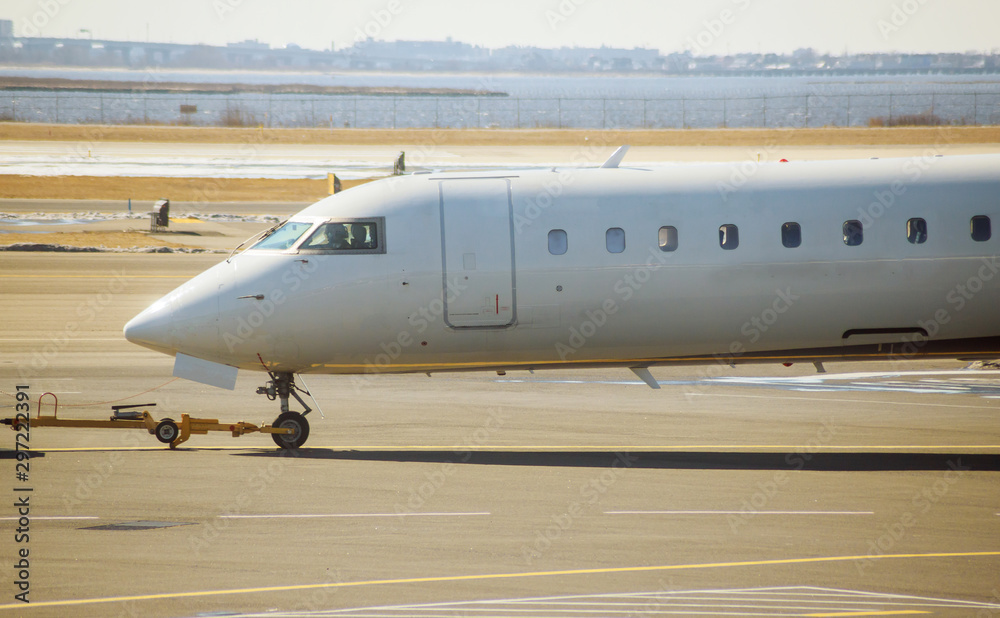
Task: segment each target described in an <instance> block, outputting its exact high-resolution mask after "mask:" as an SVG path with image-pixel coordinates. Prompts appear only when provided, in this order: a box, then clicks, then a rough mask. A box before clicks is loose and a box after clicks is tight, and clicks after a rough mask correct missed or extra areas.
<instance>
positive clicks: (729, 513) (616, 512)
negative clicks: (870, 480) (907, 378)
mask: <svg viewBox="0 0 1000 618" xmlns="http://www.w3.org/2000/svg"><path fill="white" fill-rule="evenodd" d="M748 513H752V514H753V515H874V514H875V511H604V514H605V515H746V514H748Z"/></svg>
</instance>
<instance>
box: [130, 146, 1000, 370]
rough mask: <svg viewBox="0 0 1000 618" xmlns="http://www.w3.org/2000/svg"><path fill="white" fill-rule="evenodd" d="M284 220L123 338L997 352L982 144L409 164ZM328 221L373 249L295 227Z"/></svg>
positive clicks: (997, 212) (329, 359)
mask: <svg viewBox="0 0 1000 618" xmlns="http://www.w3.org/2000/svg"><path fill="white" fill-rule="evenodd" d="M291 221H292V222H301V223H302V225H301V226H300V227H301V229H303V230H308V231H305V232H303V233H302V234H301V236H299V237H298V239H297V241H296V242H295V243H294V244H293V245H291V246H290V247H289V248H287V249H259V248H256V246H255V247H253V248H251V249H249V250H247V251H245V252H243V253H241V254H239V255H237V256H235V257H233V258H232V259H230V260H228V261H226V262H223V263H221V264H218V265H217V266H215V267H214V268H212V269H210V270H209V271H206V272H205V273H203V274H201V275H199V276H198V277H196V278H195V279H193V280H191V281H189V282H187V283H186V284H184V285H183V286H181V287H180V288H178V289H177V290H175V291H174V292H172V293H171V294H170V295H168V296H167V297H165V298H164V299H163V300H161V301H159V302H158V303H157V304H155V305H153V306H152V307H150V308H149V309H147V310H146V311H145V312H143V313H142V314H140V315H139V316H137V317H136V318H135V319H134V320H133V321H132V322H130V323H129V325H128V326H126V337H128V339H129V340H131V341H134V342H136V343H139V344H141V345H145V346H147V347H150V348H153V349H156V350H160V351H162V352H165V353H168V354H175V353H177V352H181V353H183V354H185V355H189V356H193V357H196V358H200V359H204V360H207V361H211V362H214V363H221V364H224V365H230V366H234V367H239V368H244V369H257V370H261V369H264V367H265V366H266V367H267V368H268V369H269V370H272V371H282V372H291V373H370V372H437V371H457V370H470V369H496V370H501V369H516V368H544V367H560V366H605V365H622V366H629V367H648V366H651V365H657V364H666V363H672V362H683V363H698V362H727V363H730V362H732V363H737V362H750V361H755V362H762V361H771V362H779V361H780V362H791V361H796V360H834V359H838V358H886V357H898V358H913V357H925V356H928V355H930V356H933V355H940V356H946V357H961V358H966V357H968V358H974V357H996V356H1000V343H998V341H1000V320H998V314H1000V311H998V308H1000V260H998V254H1000V234H998V233H997V232H994V231H992V228H990V226H991V225H996V224H997V223H998V222H1000V156H992V155H991V156H977V157H933V156H931V157H927V158H919V159H887V160H863V161H833V162H807V163H789V164H784V163H781V164H779V163H768V164H761V165H759V166H758V165H748V164H743V165H741V164H731V165H730V164H706V165H678V166H676V167H670V168H665V169H657V170H645V169H634V168H632V169H630V168H621V169H570V170H552V171H530V172H512V173H480V174H426V175H413V176H407V177H400V178H392V179H386V180H382V181H378V182H374V183H370V184H367V185H363V186H360V187H357V188H354V189H350V190H348V191H345V192H343V193H340V194H338V195H336V196H332V197H330V198H327V199H324V200H322V201H320V202H317V203H316V204H314V205H312V206H310V207H309V208H307V209H305V210H303V211H302V212H300V213H299V214H297V215H295V216H293V217H292V218H291ZM343 222H346V224H347V225H348V226H350V225H355V226H357V225H358V222H374V223H371V225H373V227H371V228H370V229H371V230H375V229H376V228H377V229H378V231H379V235H380V238H379V240H378V243H375V241H374V236H371V238H369V241H370V244H371V245H375V244H378V250H377V251H376V250H361V249H357V248H355V249H354V250H334V251H323V250H303V249H302V248H301V247H302V246H304V245H305V244H306V243H307V242H315V239H314V240H313V241H310V240H309V238H310V235H311V234H314V233H317V232H318V230H319V228H320V226H322V225H324V224H331V225H341V223H343ZM847 222H859V223H860V227H861V230H862V231H863V236H862V237H861V239H860V240H861V242H860V244H854V245H853V246H851V245H849V244H848V243H847V242H845V236H851V237H853V238H856V232H858V231H859V230H858V229H857V226H856V225H855V224H854V223H850V224H848V225H847V227H845V223H847ZM368 224H369V223H365V225H368ZM785 224H797V228H798V234H797V236H798V240H799V244H798V246H792V247H787V246H785V245H786V244H791V245H794V244H795V240H796V233H795V229H794V228H795V226H789V227H788V228H786V229H785V232H784V235H783V226H784V225H785ZM310 226H311V227H310ZM733 226H735V227H733ZM661 228H662V231H661ZM720 228H721V229H720ZM355 229H360V228H357V227H355ZM998 231H1000V230H998ZM279 233H282V232H281V231H280V230H279V232H278V233H276V234H279ZM373 233H374V232H372V234H373ZM737 234H738V246H735V247H734V244H735V242H736V235H737ZM355 235H357V233H355ZM363 235H364V232H362V233H361V236H363ZM985 236H988V238H985ZM974 237H975V238H974ZM265 240H266V239H265ZM360 240H364V239H363V238H361V239H360ZM852 242H856V241H854V240H852ZM723 245H725V247H724V246H723ZM262 363H263V364H262Z"/></svg>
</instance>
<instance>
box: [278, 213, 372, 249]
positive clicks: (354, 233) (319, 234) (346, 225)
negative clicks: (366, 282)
mask: <svg viewBox="0 0 1000 618" xmlns="http://www.w3.org/2000/svg"><path fill="white" fill-rule="evenodd" d="M298 250H299V251H302V252H306V253H353V254H358V253H385V218H384V217H370V218H364V219H340V220H335V221H327V222H325V223H323V224H322V225H319V226H318V227H317V228H316V230H315V231H314V232H313V233H312V234H311V235H310V236H309V237H308V238H306V239H305V241H303V242H302V243H301V244H300V245H299V247H298Z"/></svg>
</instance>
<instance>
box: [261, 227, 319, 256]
mask: <svg viewBox="0 0 1000 618" xmlns="http://www.w3.org/2000/svg"><path fill="white" fill-rule="evenodd" d="M312 226H313V224H312V223H310V222H306V221H288V222H287V223H285V224H284V225H282V226H281V227H279V228H278V229H276V230H274V231H273V232H271V233H270V234H268V235H267V236H265V237H264V238H262V239H261V240H260V242H258V243H257V244H255V245H254V246H252V247H250V248H251V249H270V250H272V251H284V250H286V249H288V248H290V247H291V246H292V245H294V244H295V241H297V240H298V239H299V238H300V237H301V236H302V235H303V234H305V233H306V231H307V230H308V229H309V228H311V227H312Z"/></svg>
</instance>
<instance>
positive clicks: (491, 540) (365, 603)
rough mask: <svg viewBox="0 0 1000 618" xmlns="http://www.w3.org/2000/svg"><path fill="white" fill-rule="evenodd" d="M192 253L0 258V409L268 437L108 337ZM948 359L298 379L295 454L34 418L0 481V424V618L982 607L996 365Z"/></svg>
mask: <svg viewBox="0 0 1000 618" xmlns="http://www.w3.org/2000/svg"><path fill="white" fill-rule="evenodd" d="M220 259H221V257H220V256H218V255H116V254H76V255H69V256H67V255H60V254H30V253H29V254H10V253H6V254H0V286H2V290H3V293H2V295H0V310H2V312H3V313H2V314H3V316H4V319H3V320H2V321H0V349H2V350H3V353H2V355H0V391H3V394H0V404H2V405H3V406H5V407H4V409H3V410H2V411H0V412H2V413H0V416H10V415H11V414H12V412H13V408H12V406H13V405H14V404H15V400H14V398H13V397H12V396H10V394H13V393H15V392H16V387H17V386H18V385H26V386H28V387H29V389H28V392H29V393H30V402H31V407H32V411H34V410H35V408H36V404H37V402H38V396H39V395H41V394H42V393H43V392H53V393H55V395H56V396H57V397H58V401H59V411H58V414H59V416H61V417H66V418H107V417H108V416H109V415H110V406H111V405H117V404H130V403H137V404H146V403H156V404H157V406H156V407H155V408H153V407H150V408H147V409H149V410H150V412H151V413H153V414H154V415H155V416H157V417H165V416H170V417H173V418H175V419H176V418H178V417H179V415H180V414H181V413H188V414H191V415H192V416H198V417H210V418H218V419H221V420H224V421H229V422H232V421H238V420H245V421H249V422H254V423H261V422H270V421H271V420H272V419H273V418H274V416H275V415H276V413H277V406H276V404H275V403H273V402H269V401H267V400H266V399H265V398H264V397H261V396H257V395H254V394H253V391H254V388H255V387H257V386H259V385H262V384H263V382H264V378H263V374H253V373H248V372H242V373H241V375H240V378H239V381H238V384H237V388H236V391H235V392H229V391H221V390H217V389H213V388H211V387H207V386H202V385H199V384H195V383H191V382H186V381H183V380H174V379H173V378H172V377H171V366H172V361H171V359H169V358H167V357H163V356H161V355H158V354H156V353H154V352H151V351H147V350H145V349H143V348H139V347H138V346H135V345H132V344H130V343H128V342H126V341H125V340H124V339H123V338H122V336H121V327H122V325H123V324H124V323H125V321H127V320H128V319H129V318H130V317H132V316H133V315H135V314H136V313H138V312H139V311H140V310H141V309H142V308H143V307H145V306H146V305H148V304H149V303H151V302H152V301H154V300H155V299H157V298H158V297H159V296H161V295H162V294H163V293H165V292H167V291H168V290H169V289H171V288H173V287H174V286H176V285H179V284H180V283H181V282H183V281H184V280H185V279H186V278H187V277H190V276H192V275H194V274H196V273H198V272H200V271H201V270H203V269H205V268H207V267H209V266H210V265H211V264H213V263H215V262H216V261H218V260H220ZM964 366H965V364H964V363H960V362H957V361H956V362H912V363H907V364H904V365H899V366H893V365H889V364H881V363H876V364H837V363H832V364H828V365H827V366H826V369H827V371H828V373H826V374H821V375H818V374H816V373H815V370H814V369H813V367H812V366H811V365H807V366H799V365H795V366H793V367H789V368H786V367H781V366H775V367H771V366H738V367H736V368H735V369H730V368H728V367H725V368H720V367H707V368H697V367H695V368H671V369H665V368H654V369H653V370H652V371H653V374H654V376H656V378H657V379H658V380H660V381H661V384H662V389H661V390H658V391H654V390H652V389H649V388H648V387H646V386H645V385H643V384H642V383H641V382H640V381H639V380H638V379H637V378H635V376H633V375H632V374H631V373H629V372H627V371H624V370H592V371H570V372H547V373H541V372H539V373H535V374H528V373H526V372H525V373H519V372H510V373H508V374H507V375H505V376H498V375H496V374H486V373H483V374H456V375H435V376H434V377H433V378H427V377H426V376H424V375H417V376H383V377H376V378H375V379H371V380H357V379H353V378H351V377H330V376H315V377H307V381H308V386H309V387H310V388H311V389H312V391H313V392H314V394H315V395H316V398H317V400H318V401H319V403H320V405H321V407H322V410H323V412H324V413H325V415H326V418H325V419H322V418H320V416H319V413H318V412H314V413H312V414H311V415H310V416H309V419H310V421H311V423H312V432H311V435H310V438H309V440H308V442H307V444H306V445H305V447H304V448H303V449H301V450H300V451H297V452H287V451H279V450H278V449H276V448H275V447H274V445H273V443H272V442H271V440H270V438H269V437H268V436H263V435H259V434H252V435H247V436H243V437H240V438H237V439H234V438H232V437H230V436H229V435H228V434H225V433H214V434H209V435H207V436H193V437H192V439H191V440H190V442H188V443H186V444H184V445H182V446H181V448H180V449H178V450H177V451H170V450H168V449H167V448H165V447H164V446H163V445H161V444H160V443H159V442H157V441H156V440H155V439H154V438H153V437H152V436H150V435H147V434H146V433H144V432H142V431H137V430H108V429H58V428H38V427H36V428H35V429H33V430H32V431H31V432H30V436H29V443H28V445H29V447H30V450H31V452H32V454H33V457H32V458H31V459H30V460H29V462H28V463H29V465H30V469H29V470H28V479H27V480H18V479H17V477H16V473H17V472H18V471H19V470H18V468H17V467H16V465H17V463H18V462H17V461H16V459H14V458H13V457H12V455H13V453H12V451H11V449H14V447H15V433H14V432H6V431H5V432H0V439H2V440H3V441H4V442H3V443H2V445H0V446H2V448H3V449H8V450H5V451H4V453H3V454H4V459H3V462H0V468H3V469H5V470H6V472H3V474H5V475H6V476H7V479H8V480H7V487H8V490H7V492H8V493H7V495H8V500H7V503H8V506H7V507H5V508H4V509H3V510H2V511H0V517H2V518H3V520H2V521H0V528H2V530H3V533H4V535H5V536H6V538H7V541H6V542H5V543H4V545H3V549H2V550H0V551H2V552H3V553H2V555H3V563H4V564H5V565H6V566H7V568H6V573H7V575H6V577H5V578H3V579H0V582H2V583H0V591H2V597H0V612H2V613H4V614H6V615H18V616H66V615H80V616H119V615H121V616H198V615H256V614H261V615H267V616H287V615H305V613H307V612H315V613H309V615H311V616H313V615H349V616H375V615H378V616H412V615H418V616H458V615H463V616H465V615H475V616H480V615H484V616H485V615H489V616H515V615H516V616H523V615H531V616H594V615H608V616H611V615H621V616H624V615H629V616H642V615H648V616H654V615H656V616H659V615H711V616H718V615H754V616H792V615H795V616H848V615H850V616H858V615H879V616H891V615H911V614H921V615H932V616H997V615H1000V492H998V489H1000V430H998V425H997V418H998V413H1000V373H998V372H997V371H996V370H988V369H987V370H964ZM47 400H51V398H47ZM46 413H51V408H50V407H48V405H47V404H46ZM25 488H30V489H31V491H30V492H24V491H16V490H18V489H25ZM25 495H27V496H29V501H30V513H29V515H28V517H29V518H30V522H29V525H28V526H27V527H28V528H29V529H30V532H29V537H30V538H29V539H27V540H24V541H23V542H17V541H16V539H15V535H16V534H17V528H18V527H21V523H19V522H18V521H17V518H18V517H19V514H18V513H17V509H16V508H15V507H14V502H15V500H18V499H21V498H23V496H25ZM136 522H140V523H136ZM22 523H23V522H22ZM21 549H24V550H28V551H29V555H28V557H27V560H28V562H29V568H28V569H27V570H28V574H27V575H28V582H29V583H28V586H29V590H30V592H29V594H30V597H29V598H30V600H31V603H30V604H28V605H25V604H22V603H20V602H19V601H18V600H17V599H15V597H14V595H15V594H17V593H19V592H20V590H19V589H18V587H17V585H16V584H15V581H16V580H17V579H18V576H19V574H20V569H17V568H14V567H15V564H16V563H17V561H18V560H20V559H21V558H20V557H19V556H18V555H17V554H16V552H17V551H18V550H21ZM374 607H378V608H379V609H371V608H374Z"/></svg>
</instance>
